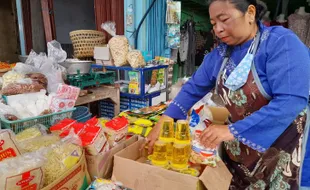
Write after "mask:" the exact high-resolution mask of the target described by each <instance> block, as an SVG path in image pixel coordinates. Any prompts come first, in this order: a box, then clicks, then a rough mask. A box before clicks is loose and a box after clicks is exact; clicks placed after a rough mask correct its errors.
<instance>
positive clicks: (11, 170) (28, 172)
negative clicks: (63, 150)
mask: <svg viewBox="0 0 310 190" xmlns="http://www.w3.org/2000/svg"><path fill="white" fill-rule="evenodd" d="M45 160H46V159H45V158H44V156H43V155H42V153H40V152H33V153H29V154H24V155H22V156H19V157H16V158H12V159H8V160H5V161H3V162H0V189H1V190H21V189H32V190H39V189H41V188H42V187H43V180H44V173H43V165H44V163H45Z"/></svg>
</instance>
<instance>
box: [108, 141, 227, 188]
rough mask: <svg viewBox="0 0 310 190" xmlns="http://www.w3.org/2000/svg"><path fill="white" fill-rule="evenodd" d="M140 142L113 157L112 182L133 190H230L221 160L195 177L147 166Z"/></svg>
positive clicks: (225, 170)
mask: <svg viewBox="0 0 310 190" xmlns="http://www.w3.org/2000/svg"><path fill="white" fill-rule="evenodd" d="M143 142H144V141H143V140H139V141H137V142H136V143H134V144H132V145H130V146H128V147H127V148H125V149H124V150H122V151H120V152H119V153H117V154H116V155H115V156H114V168H113V176H112V179H113V180H115V181H119V182H121V183H122V184H124V186H125V187H127V188H131V189H134V190H156V189H158V190H161V189H167V190H168V189H169V190H197V189H198V190H205V189H208V190H227V189H228V188H229V185H230V182H231V179H232V175H231V173H230V172H229V171H228V169H227V168H226V166H225V164H224V163H223V162H222V161H220V162H218V165H217V167H216V168H212V167H206V169H205V170H204V171H203V173H202V174H201V175H200V177H193V176H190V175H186V174H181V173H178V172H174V171H169V170H166V169H163V168H160V167H156V166H152V165H148V164H145V163H144V162H143V160H145V159H143V158H141V153H140V151H139V148H140V146H141V145H142V143H143Z"/></svg>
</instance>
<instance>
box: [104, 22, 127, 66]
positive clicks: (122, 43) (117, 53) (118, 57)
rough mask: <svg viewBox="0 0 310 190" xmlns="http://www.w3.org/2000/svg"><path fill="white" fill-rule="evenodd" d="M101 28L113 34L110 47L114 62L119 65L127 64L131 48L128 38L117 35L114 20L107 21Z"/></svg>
mask: <svg viewBox="0 0 310 190" xmlns="http://www.w3.org/2000/svg"><path fill="white" fill-rule="evenodd" d="M101 28H102V29H103V30H105V31H106V32H107V33H109V34H110V35H111V36H113V37H112V38H111V39H110V41H109V43H108V44H109V48H110V51H111V54H112V58H113V60H114V64H115V65H116V66H118V67H120V66H123V65H126V64H127V54H128V51H129V50H130V47H129V42H128V39H127V38H126V37H125V36H118V35H116V28H115V23H114V22H105V23H103V24H102V25H101Z"/></svg>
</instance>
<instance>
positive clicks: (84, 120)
mask: <svg viewBox="0 0 310 190" xmlns="http://www.w3.org/2000/svg"><path fill="white" fill-rule="evenodd" d="M91 117H92V114H91V113H89V114H88V115H86V116H84V117H82V118H79V119H77V121H78V122H81V123H85V122H86V121H88V120H90V119H91Z"/></svg>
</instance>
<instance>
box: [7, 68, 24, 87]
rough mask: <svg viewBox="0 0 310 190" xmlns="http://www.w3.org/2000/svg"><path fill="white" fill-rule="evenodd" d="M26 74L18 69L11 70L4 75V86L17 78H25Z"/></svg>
mask: <svg viewBox="0 0 310 190" xmlns="http://www.w3.org/2000/svg"><path fill="white" fill-rule="evenodd" d="M24 78H25V76H24V74H22V73H19V72H16V71H9V72H7V73H5V74H4V75H3V76H2V79H3V85H2V88H4V87H6V86H7V85H9V84H11V83H15V82H16V81H17V80H20V79H24Z"/></svg>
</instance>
